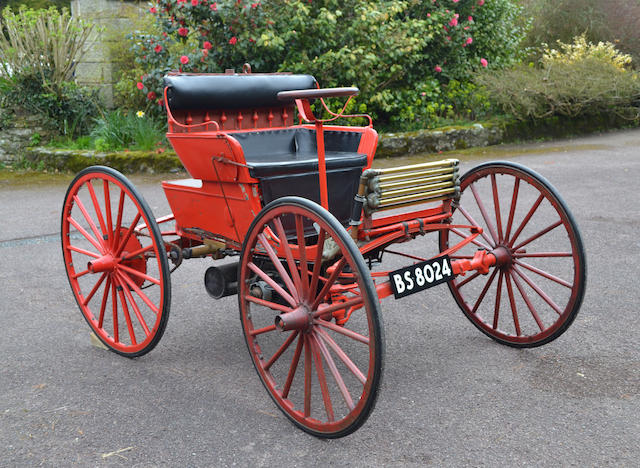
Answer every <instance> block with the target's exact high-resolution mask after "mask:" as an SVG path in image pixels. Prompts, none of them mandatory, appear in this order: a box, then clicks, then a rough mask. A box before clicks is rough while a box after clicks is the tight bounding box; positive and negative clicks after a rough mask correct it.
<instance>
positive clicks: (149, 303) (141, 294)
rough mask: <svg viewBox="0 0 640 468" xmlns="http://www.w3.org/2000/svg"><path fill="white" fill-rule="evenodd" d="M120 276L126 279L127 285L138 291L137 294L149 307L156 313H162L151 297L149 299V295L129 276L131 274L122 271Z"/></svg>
mask: <svg viewBox="0 0 640 468" xmlns="http://www.w3.org/2000/svg"><path fill="white" fill-rule="evenodd" d="M120 277H121V278H122V279H124V281H125V282H126V283H127V285H128V286H129V287H130V288H131V289H133V290H134V291H135V292H136V294H137V295H138V296H139V297H140V299H142V300H143V301H144V303H145V304H147V306H148V307H149V309H151V310H152V311H153V312H155V314H156V315H158V314H159V313H160V309H158V307H156V305H155V304H154V303H153V302H152V301H151V299H149V298H148V297H147V295H146V294H145V293H143V292H142V290H141V289H140V288H139V287H138V285H137V284H136V283H134V282H133V280H132V279H131V278H129V275H127V274H126V273H122V272H120Z"/></svg>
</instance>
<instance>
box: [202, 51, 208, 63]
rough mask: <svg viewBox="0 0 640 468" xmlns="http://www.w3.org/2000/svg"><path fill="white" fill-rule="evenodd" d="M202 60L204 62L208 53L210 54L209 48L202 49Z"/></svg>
mask: <svg viewBox="0 0 640 468" xmlns="http://www.w3.org/2000/svg"><path fill="white" fill-rule="evenodd" d="M202 55H203V57H202V61H203V62H204V57H206V56H207V55H209V51H208V50H207V49H202Z"/></svg>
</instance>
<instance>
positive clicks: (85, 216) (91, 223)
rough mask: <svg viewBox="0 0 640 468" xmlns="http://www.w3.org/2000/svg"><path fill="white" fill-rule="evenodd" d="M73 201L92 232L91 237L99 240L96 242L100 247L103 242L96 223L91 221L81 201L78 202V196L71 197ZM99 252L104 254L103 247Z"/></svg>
mask: <svg viewBox="0 0 640 468" xmlns="http://www.w3.org/2000/svg"><path fill="white" fill-rule="evenodd" d="M73 201H75V202H76V205H77V206H78V208H80V212H81V213H82V216H83V217H84V219H85V220H86V221H87V223H88V224H89V227H90V228H91V231H92V232H93V235H94V236H96V239H99V241H98V242H100V245H102V240H103V239H102V235H101V234H100V232H99V231H98V228H97V227H96V223H94V222H93V220H92V219H91V216H89V212H88V211H87V209H86V208H85V207H84V204H83V203H82V201H81V200H80V198H79V197H78V195H74V196H73ZM101 251H102V252H104V246H103V248H102V250H101Z"/></svg>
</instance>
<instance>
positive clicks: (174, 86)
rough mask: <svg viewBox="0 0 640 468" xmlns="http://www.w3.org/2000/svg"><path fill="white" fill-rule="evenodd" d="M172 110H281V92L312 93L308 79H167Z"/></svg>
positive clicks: (252, 76) (245, 76)
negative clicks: (302, 90)
mask: <svg viewBox="0 0 640 468" xmlns="http://www.w3.org/2000/svg"><path fill="white" fill-rule="evenodd" d="M164 85H165V86H166V87H168V89H167V100H168V104H169V108H170V109H171V110H224V109H257V108H262V107H283V106H284V105H285V104H284V103H283V102H281V101H278V98H277V94H278V93H279V92H280V91H292V90H295V89H315V88H316V87H317V84H316V79H315V78H314V77H313V76H311V75H287V74H281V75H279V74H258V73H256V74H248V73H247V74H234V75H167V76H165V77H164Z"/></svg>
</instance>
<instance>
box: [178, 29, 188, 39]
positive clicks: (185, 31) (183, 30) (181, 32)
mask: <svg viewBox="0 0 640 468" xmlns="http://www.w3.org/2000/svg"><path fill="white" fill-rule="evenodd" d="M178 34H180V35H181V36H182V37H187V34H189V30H188V29H187V28H185V27H182V28H178Z"/></svg>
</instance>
